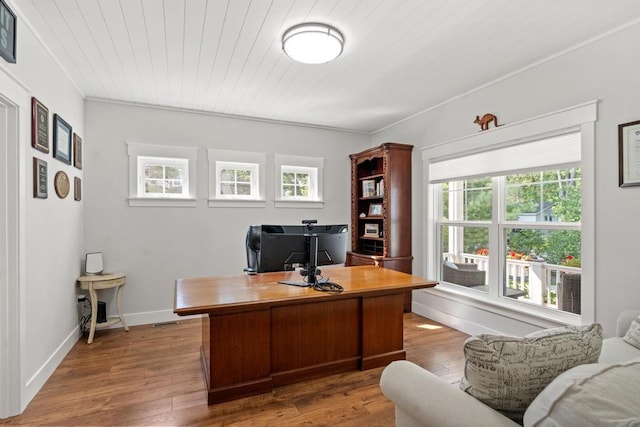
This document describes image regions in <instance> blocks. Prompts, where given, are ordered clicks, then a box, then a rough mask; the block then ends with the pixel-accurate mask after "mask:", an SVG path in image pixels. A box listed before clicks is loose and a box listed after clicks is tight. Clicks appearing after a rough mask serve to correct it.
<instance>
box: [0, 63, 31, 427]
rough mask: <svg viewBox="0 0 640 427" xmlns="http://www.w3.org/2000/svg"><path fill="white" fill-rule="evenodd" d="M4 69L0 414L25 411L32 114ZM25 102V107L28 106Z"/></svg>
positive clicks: (0, 84) (0, 104)
mask: <svg viewBox="0 0 640 427" xmlns="http://www.w3.org/2000/svg"><path fill="white" fill-rule="evenodd" d="M16 83H17V82H16V81H15V80H14V79H12V78H10V76H7V75H6V74H3V73H0V116H1V117H0V150H1V153H2V155H1V156H0V171H1V172H0V200H2V203H0V237H1V239H0V242H2V245H3V246H2V248H1V249H0V275H1V276H0V418H6V417H10V416H13V415H17V414H19V413H21V412H22V411H23V410H24V406H26V405H24V401H23V396H24V381H23V374H22V366H21V363H20V360H21V357H20V356H21V354H22V352H23V344H24V343H23V342H22V339H21V334H22V332H21V331H22V316H23V313H24V310H23V298H22V297H21V294H22V293H23V292H22V291H23V289H22V286H21V278H22V277H24V274H23V269H24V267H23V264H22V262H23V260H24V257H23V256H22V251H23V250H24V248H23V247H22V245H20V242H21V241H24V240H23V239H22V236H24V230H23V226H24V224H23V222H22V221H21V219H20V213H21V212H24V202H25V195H24V194H25V186H26V181H25V177H24V168H23V166H22V165H23V163H24V157H23V153H24V147H23V145H24V141H25V140H26V135H27V132H26V129H25V128H26V127H27V122H26V120H27V119H26V117H25V116H27V115H29V113H30V109H29V107H27V106H26V105H28V104H29V101H28V99H29V98H28V93H27V91H26V90H25V88H24V86H23V85H20V84H16ZM25 104H26V105H25Z"/></svg>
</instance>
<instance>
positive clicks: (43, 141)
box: [31, 97, 49, 153]
mask: <svg viewBox="0 0 640 427" xmlns="http://www.w3.org/2000/svg"><path fill="white" fill-rule="evenodd" d="M31 146H32V147H33V148H35V149H37V150H40V151H42V152H43V153H48V152H49V109H48V108H47V107H45V106H44V104H43V103H42V102H40V101H38V100H37V99H36V97H32V98H31Z"/></svg>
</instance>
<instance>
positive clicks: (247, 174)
mask: <svg viewBox="0 0 640 427" xmlns="http://www.w3.org/2000/svg"><path fill="white" fill-rule="evenodd" d="M259 167H260V165H258V164H257V163H234V162H216V170H217V173H216V176H217V178H218V179H217V181H218V185H217V186H216V198H219V199H254V200H255V199H258V197H259V196H258V195H259V173H258V171H259Z"/></svg>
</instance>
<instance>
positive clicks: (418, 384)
mask: <svg viewBox="0 0 640 427" xmlns="http://www.w3.org/2000/svg"><path fill="white" fill-rule="evenodd" d="M638 315H640V310H639V311H635V310H628V311H624V312H622V313H621V314H620V315H619V316H618V323H617V328H616V329H617V330H616V335H617V336H616V337H612V338H607V339H605V340H603V344H602V352H601V354H600V359H599V363H603V364H614V363H618V362H625V361H628V360H632V359H637V358H640V349H638V348H636V347H633V346H631V345H629V344H627V343H626V342H624V341H623V340H622V337H623V336H624V334H625V333H626V332H627V330H628V329H629V326H630V324H631V322H632V321H633V320H634V319H635V318H637V317H638ZM554 382H555V380H554ZM551 384H553V382H552V383H551ZM551 384H550V385H549V386H551ZM380 387H381V388H382V392H383V393H384V395H385V396H387V397H388V398H389V399H390V400H391V401H392V402H393V403H394V404H395V406H396V426H397V427H417V426H474V427H482V426H487V427H489V426H490V427H497V426H518V424H516V423H515V422H513V421H512V420H510V419H509V418H507V417H505V416H504V415H502V414H501V413H499V412H497V411H495V410H493V409H491V408H490V407H489V406H487V405H485V404H484V403H482V402H480V401H478V400H476V399H475V398H473V397H472V396H471V395H469V394H467V393H465V392H463V391H462V390H460V388H459V387H458V384H449V383H447V382H445V381H443V380H441V379H440V378H439V377H437V376H435V375H434V374H432V373H431V372H429V371H427V370H425V369H423V368H421V367H419V366H417V365H415V364H413V363H411V362H408V361H406V360H403V361H397V362H393V363H391V364H390V365H389V366H387V367H386V368H385V369H384V371H383V372H382V377H381V379H380ZM634 387H635V386H634ZM634 390H635V389H634ZM636 391H638V392H640V390H636ZM635 395H636V396H637V393H636V394H635ZM531 406H533V405H531ZM638 423H640V420H639V421H638ZM525 425H527V416H526V415H525ZM634 425H635V424H634Z"/></svg>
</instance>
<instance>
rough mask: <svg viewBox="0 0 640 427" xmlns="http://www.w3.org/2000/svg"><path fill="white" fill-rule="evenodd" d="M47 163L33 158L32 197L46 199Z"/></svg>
mask: <svg viewBox="0 0 640 427" xmlns="http://www.w3.org/2000/svg"><path fill="white" fill-rule="evenodd" d="M47 188H48V187H47V162H45V161H44V160H41V159H39V158H37V157H34V158H33V197H35V198H37V199H46V198H47Z"/></svg>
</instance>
